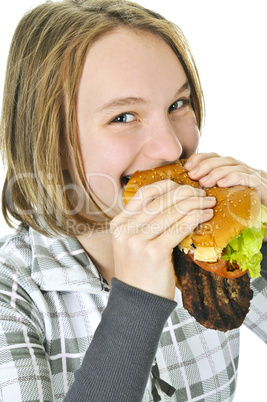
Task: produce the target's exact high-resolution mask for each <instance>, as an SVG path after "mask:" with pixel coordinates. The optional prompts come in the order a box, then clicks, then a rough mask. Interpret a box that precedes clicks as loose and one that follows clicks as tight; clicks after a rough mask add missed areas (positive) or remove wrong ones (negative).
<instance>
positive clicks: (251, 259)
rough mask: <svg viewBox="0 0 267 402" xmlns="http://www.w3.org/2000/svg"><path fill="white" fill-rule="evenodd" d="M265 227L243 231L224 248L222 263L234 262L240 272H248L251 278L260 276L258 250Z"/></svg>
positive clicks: (260, 256)
mask: <svg viewBox="0 0 267 402" xmlns="http://www.w3.org/2000/svg"><path fill="white" fill-rule="evenodd" d="M264 234H265V227H262V228H248V229H245V230H244V231H243V232H242V233H241V234H240V235H239V236H237V237H235V238H234V239H233V240H232V241H230V243H228V245H227V246H226V252H225V254H224V255H223V256H222V259H223V260H224V261H227V260H229V261H230V263H233V262H236V263H237V264H238V265H239V267H240V269H241V270H242V271H246V270H247V269H248V270H249V274H250V276H251V278H257V277H259V276H260V270H261V265H260V263H261V260H262V254H261V252H260V249H261V247H262V242H263V238H264Z"/></svg>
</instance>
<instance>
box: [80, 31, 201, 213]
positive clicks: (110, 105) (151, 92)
mask: <svg viewBox="0 0 267 402" xmlns="http://www.w3.org/2000/svg"><path fill="white" fill-rule="evenodd" d="M77 116H78V131H79V142H80V150H81V154H82V159H83V163H84V169H85V172H86V176H87V181H88V189H89V191H90V194H91V196H92V197H93V198H94V199H95V200H96V201H97V203H98V204H99V205H100V206H101V209H102V211H104V212H105V213H107V214H108V215H109V216H110V217H114V216H116V215H117V214H118V213H119V212H120V211H121V209H122V207H123V203H122V194H123V189H124V187H125V184H126V182H127V179H128V178H129V176H131V174H133V173H134V172H135V171H136V170H146V169H151V168H154V167H157V166H161V165H164V164H166V163H170V162H174V161H176V160H177V159H179V158H180V157H183V158H187V157H189V156H190V155H191V154H192V153H194V152H195V150H196V148H197V145H198V141H199V130H198V127H197V123H196V118H195V114H194V112H193V110H192V107H191V104H190V87H189V85H188V81H187V77H186V75H185V73H184V70H183V68H182V66H181V63H180V62H179V60H178V59H177V57H176V55H175V54H174V52H173V51H172V49H171V48H170V47H169V46H168V45H167V44H166V43H165V42H164V41H163V40H162V39H160V38H159V37H157V36H156V35H153V34H151V33H144V32H141V31H130V30H129V29H126V28H121V29H118V30H117V31H115V32H112V33H110V34H109V35H107V36H104V37H102V38H100V39H99V40H98V41H96V42H95V43H94V44H93V45H92V46H91V47H90V50H89V52H88V55H87V59H86V62H85V66H84V70H83V74H82V77H81V82H80V87H79V92H78V102H77Z"/></svg>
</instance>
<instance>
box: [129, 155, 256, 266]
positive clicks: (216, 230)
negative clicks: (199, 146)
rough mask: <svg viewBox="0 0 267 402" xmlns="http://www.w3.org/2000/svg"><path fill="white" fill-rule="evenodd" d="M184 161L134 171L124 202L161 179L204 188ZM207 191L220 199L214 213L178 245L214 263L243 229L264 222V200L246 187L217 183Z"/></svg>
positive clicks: (198, 257) (196, 257) (201, 258)
mask: <svg viewBox="0 0 267 402" xmlns="http://www.w3.org/2000/svg"><path fill="white" fill-rule="evenodd" d="M185 162H186V160H181V161H178V162H176V163H174V164H170V165H165V166H162V167H159V168H155V169H151V170H146V171H138V172H135V173H134V174H133V176H132V177H131V179H130V180H129V182H128V184H127V186H126V188H125V192H124V202H125V204H127V202H128V201H129V200H130V199H131V198H132V196H133V195H134V194H135V193H136V192H137V190H138V189H139V188H140V187H142V186H144V185H147V184H151V183H154V182H156V181H159V180H166V179H170V180H173V181H175V182H176V183H178V184H181V185H184V184H186V185H190V186H192V187H196V188H201V186H200V185H199V183H198V182H197V181H194V180H191V179H190V177H189V176H188V174H187V170H186V169H185V168H184V164H185ZM205 191H206V194H207V196H213V197H216V199H217V204H216V206H215V208H214V216H213V218H212V219H211V220H209V221H208V222H205V223H203V224H200V225H199V226H198V227H197V228H196V229H195V230H194V231H193V232H192V233H191V234H190V235H188V236H187V237H185V239H184V240H183V241H182V242H181V243H180V244H179V248H180V249H181V250H183V251H184V252H185V253H188V252H189V251H193V252H194V256H195V259H198V260H202V261H210V262H212V261H217V259H218V257H220V256H221V252H222V250H223V249H224V248H225V247H226V246H227V244H228V243H229V242H230V241H231V240H232V239H234V238H235V237H236V236H238V235H239V234H240V233H241V232H242V231H243V230H244V229H246V228H249V227H254V226H255V227H259V226H260V225H261V201H260V197H259V195H258V193H257V191H256V190H255V189H252V188H250V187H246V186H235V187H230V188H222V187H217V186H215V187H212V188H207V189H205Z"/></svg>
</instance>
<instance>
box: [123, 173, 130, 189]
mask: <svg viewBox="0 0 267 402" xmlns="http://www.w3.org/2000/svg"><path fill="white" fill-rule="evenodd" d="M131 177H132V175H131V174H129V175H127V176H123V178H122V179H121V181H122V184H123V186H124V187H125V186H126V184H127V183H128V181H129V180H130V178H131Z"/></svg>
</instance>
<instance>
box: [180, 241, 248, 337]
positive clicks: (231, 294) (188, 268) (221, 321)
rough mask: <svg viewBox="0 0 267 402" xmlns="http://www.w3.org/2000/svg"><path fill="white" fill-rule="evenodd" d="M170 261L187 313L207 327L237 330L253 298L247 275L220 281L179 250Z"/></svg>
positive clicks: (218, 277) (220, 278) (220, 279)
mask: <svg viewBox="0 0 267 402" xmlns="http://www.w3.org/2000/svg"><path fill="white" fill-rule="evenodd" d="M173 261H174V269H175V273H176V276H177V278H178V280H179V282H180V285H181V291H182V300H183V306H184V308H185V309H186V310H187V311H188V312H189V314H191V315H192V316H193V317H194V318H195V319H196V320H197V321H198V322H199V323H200V324H202V325H203V326H204V327H206V328H211V329H217V330H220V331H223V332H226V331H228V330H230V329H233V328H238V327H240V325H241V324H242V323H243V321H244V319H245V316H246V314H247V313H248V311H249V306H250V300H251V299H252V296H253V291H252V290H251V289H250V278H249V276H248V274H245V275H243V276H240V277H239V278H231V279H227V278H222V277H220V276H218V275H216V274H214V273H213V272H208V271H206V270H204V269H202V268H200V267H199V266H198V265H196V264H195V263H194V262H193V261H192V259H191V258H190V257H188V256H187V255H186V254H185V253H183V252H182V251H180V250H179V249H178V247H176V248H175V249H174V251H173Z"/></svg>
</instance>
